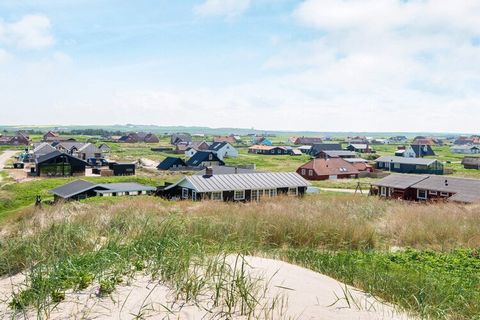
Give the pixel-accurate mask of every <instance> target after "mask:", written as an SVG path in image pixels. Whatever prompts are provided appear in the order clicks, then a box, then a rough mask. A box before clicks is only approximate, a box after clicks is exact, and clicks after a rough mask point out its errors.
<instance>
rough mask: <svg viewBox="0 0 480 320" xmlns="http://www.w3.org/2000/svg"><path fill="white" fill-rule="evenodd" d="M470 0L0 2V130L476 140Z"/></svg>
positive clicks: (477, 63)
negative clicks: (147, 127)
mask: <svg viewBox="0 0 480 320" xmlns="http://www.w3.org/2000/svg"><path fill="white" fill-rule="evenodd" d="M478 17H480V3H478V1H470V0H465V1H461V3H454V2H452V1H446V0H436V1H430V0H410V1H404V0H402V1H401V0H305V1H294V0H195V1H187V0H182V1H166V0H155V1H154V0H150V1H141V0H139V1H118V0H117V1H113V0H110V1H107V0H70V1H61V0H52V1H47V0H3V1H0V123H2V124H114V123H138V124H157V125H198V126H210V127H255V128H259V129H284V130H314V131H449V132H455V131H456V132H478V120H477V119H479V118H480V107H479V104H478V103H479V101H480V99H479V98H480V90H478V89H480V86H479V80H480V79H479V78H480V73H479V72H480V54H479V53H480V51H479V50H480V48H479V43H480V42H479V40H478V39H480V32H479V31H477V30H480V21H479V20H480V19H478Z"/></svg>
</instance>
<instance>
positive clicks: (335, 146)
mask: <svg viewBox="0 0 480 320" xmlns="http://www.w3.org/2000/svg"><path fill="white" fill-rule="evenodd" d="M329 150H342V145H341V144H339V143H316V144H314V145H313V146H312V148H311V149H310V154H311V155H312V156H315V155H317V154H318V153H319V152H320V151H329Z"/></svg>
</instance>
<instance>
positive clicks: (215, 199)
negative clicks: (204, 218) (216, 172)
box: [211, 191, 223, 201]
mask: <svg viewBox="0 0 480 320" xmlns="http://www.w3.org/2000/svg"><path fill="white" fill-rule="evenodd" d="M214 195H220V197H215V196H214ZM211 199H212V200H213V201H222V200H223V192H222V191H213V192H212V194H211Z"/></svg>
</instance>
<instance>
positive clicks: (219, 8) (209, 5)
mask: <svg viewBox="0 0 480 320" xmlns="http://www.w3.org/2000/svg"><path fill="white" fill-rule="evenodd" d="M249 6H250V0H205V2H203V3H202V4H199V5H197V6H195V8H194V11H195V13H196V14H198V15H200V16H224V17H227V18H233V17H236V16H239V15H241V14H242V13H244V12H245V11H246V10H247V9H248V8H249Z"/></svg>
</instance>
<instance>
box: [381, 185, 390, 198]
mask: <svg viewBox="0 0 480 320" xmlns="http://www.w3.org/2000/svg"><path fill="white" fill-rule="evenodd" d="M387 190H388V187H380V195H381V196H382V197H386V196H387V194H388V191H387Z"/></svg>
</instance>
